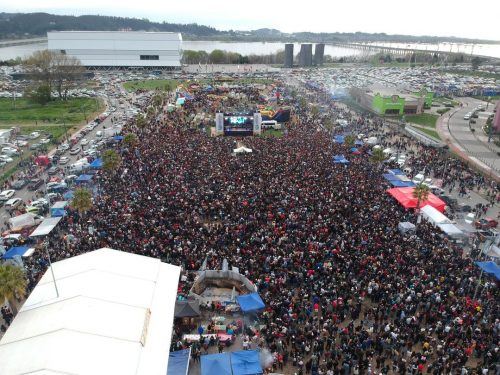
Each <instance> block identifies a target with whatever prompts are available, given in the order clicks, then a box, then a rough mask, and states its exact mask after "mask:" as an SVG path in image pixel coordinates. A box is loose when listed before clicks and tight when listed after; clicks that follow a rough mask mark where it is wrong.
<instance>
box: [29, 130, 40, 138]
mask: <svg viewBox="0 0 500 375" xmlns="http://www.w3.org/2000/svg"><path fill="white" fill-rule="evenodd" d="M39 136H40V133H39V132H33V133H31V134H30V139H37V138H38V137H39Z"/></svg>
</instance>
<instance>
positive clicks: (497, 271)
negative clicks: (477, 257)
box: [476, 262, 500, 280]
mask: <svg viewBox="0 0 500 375" xmlns="http://www.w3.org/2000/svg"><path fill="white" fill-rule="evenodd" d="M476 266H478V267H479V268H481V269H482V270H483V271H484V272H486V273H489V274H491V275H493V276H495V277H496V278H497V280H500V266H498V264H496V263H495V262H476Z"/></svg>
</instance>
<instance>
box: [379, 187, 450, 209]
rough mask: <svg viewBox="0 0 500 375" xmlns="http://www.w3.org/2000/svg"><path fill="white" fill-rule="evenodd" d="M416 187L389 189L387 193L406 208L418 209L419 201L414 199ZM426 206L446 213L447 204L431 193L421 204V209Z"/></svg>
mask: <svg viewBox="0 0 500 375" xmlns="http://www.w3.org/2000/svg"><path fill="white" fill-rule="evenodd" d="M413 190H415V188H414V187H401V188H393V189H388V190H387V192H388V193H389V194H390V195H392V196H393V197H394V198H396V200H397V201H398V202H399V203H400V204H401V205H402V206H403V207H405V208H416V207H417V199H416V198H414V197H413ZM425 205H429V206H432V207H434V208H435V209H436V210H438V211H440V212H444V208H445V206H446V203H444V202H443V201H442V200H441V199H439V198H438V197H436V196H435V195H434V194H432V193H429V196H428V197H427V200H426V201H422V202H420V207H424V206H425Z"/></svg>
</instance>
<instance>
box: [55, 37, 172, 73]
mask: <svg viewBox="0 0 500 375" xmlns="http://www.w3.org/2000/svg"><path fill="white" fill-rule="evenodd" d="M47 37H48V41H49V45H48V48H49V49H50V50H55V51H60V52H62V53H64V54H66V55H68V56H72V57H76V58H77V59H79V60H80V62H81V63H82V65H83V66H85V67H89V68H104V69H106V68H108V69H109V68H128V67H137V68H138V67H144V68H157V69H176V68H180V67H181V54H182V36H181V34H179V33H167V32H143V31H55V32H48V33H47Z"/></svg>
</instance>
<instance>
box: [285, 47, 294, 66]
mask: <svg viewBox="0 0 500 375" xmlns="http://www.w3.org/2000/svg"><path fill="white" fill-rule="evenodd" d="M284 67H285V68H292V67H293V44H292V43H288V44H285V65H284Z"/></svg>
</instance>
